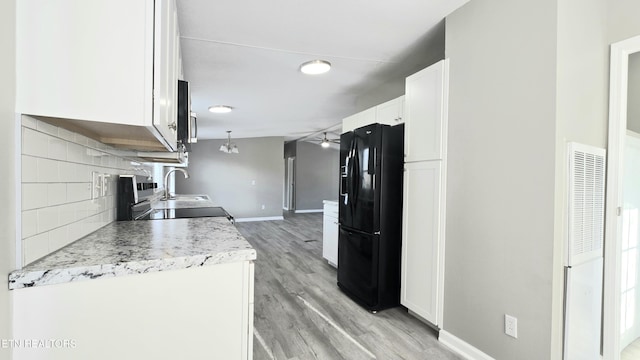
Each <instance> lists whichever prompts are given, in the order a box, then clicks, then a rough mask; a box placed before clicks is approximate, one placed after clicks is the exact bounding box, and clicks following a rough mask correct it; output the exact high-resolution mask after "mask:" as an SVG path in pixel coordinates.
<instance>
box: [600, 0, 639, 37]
mask: <svg viewBox="0 0 640 360" xmlns="http://www.w3.org/2000/svg"><path fill="white" fill-rule="evenodd" d="M606 3H607V15H608V21H607V26H608V28H607V30H608V31H607V35H608V39H607V43H608V44H613V43H615V42H618V41H622V40H625V39H628V38H631V37H634V36H638V35H640V21H638V14H640V1H637V0H608V1H606Z"/></svg>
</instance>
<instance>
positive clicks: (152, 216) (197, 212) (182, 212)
mask: <svg viewBox="0 0 640 360" xmlns="http://www.w3.org/2000/svg"><path fill="white" fill-rule="evenodd" d="M196 217H226V218H227V219H229V221H231V222H233V221H234V219H233V216H231V215H230V214H229V213H228V212H227V211H226V210H225V209H224V208H222V207H219V206H218V207H202V208H189V209H155V210H152V211H151V212H150V213H148V214H147V215H145V216H142V217H140V218H139V219H138V220H166V219H182V218H196Z"/></svg>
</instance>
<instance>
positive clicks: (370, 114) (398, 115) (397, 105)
mask: <svg viewBox="0 0 640 360" xmlns="http://www.w3.org/2000/svg"><path fill="white" fill-rule="evenodd" d="M403 115H404V95H402V96H400V97H397V98H395V99H393V100H389V101H387V102H385V103H382V104H380V105H377V106H374V107H371V108H368V109H367V110H364V111H361V112H359V113H357V114H353V115H351V116H349V117H346V118H344V119H343V120H342V132H343V133H346V132H348V131H353V130H355V129H357V128H360V127H363V126H366V125H369V124H375V123H380V124H386V125H392V126H393V125H398V124H402V123H404V120H403Z"/></svg>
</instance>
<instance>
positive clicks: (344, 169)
mask: <svg viewBox="0 0 640 360" xmlns="http://www.w3.org/2000/svg"><path fill="white" fill-rule="evenodd" d="M348 163H349V157H347V160H346V164H348ZM347 179H348V175H347V165H343V166H340V196H342V197H346V196H347V195H348V193H347V191H346V190H345V189H346V187H347V184H346V181H347ZM345 200H346V199H345Z"/></svg>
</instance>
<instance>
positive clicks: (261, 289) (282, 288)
mask: <svg viewBox="0 0 640 360" xmlns="http://www.w3.org/2000/svg"><path fill="white" fill-rule="evenodd" d="M236 226H237V228H238V230H239V231H240V232H241V233H242V235H244V236H245V237H246V238H247V240H248V241H249V242H250V243H251V245H253V247H254V248H255V249H256V251H257V253H258V258H257V260H256V262H255V317H254V345H253V348H254V359H255V360H263V359H265V360H272V359H276V360H285V359H286V360H289V359H291V360H294V359H295V360H302V359H321V360H322V359H327V360H339V359H348V360H357V359H380V360H396V359H407V360H408V359H416V360H441V359H442V360H444V359H446V360H450V359H460V358H459V357H457V356H456V355H454V354H453V353H451V352H450V351H449V350H447V349H446V348H445V347H444V346H443V345H441V344H440V343H439V342H438V340H437V339H436V334H435V332H434V331H433V330H432V329H431V328H429V327H428V326H427V325H425V324H424V323H422V322H420V321H418V320H417V319H415V318H414V317H412V316H410V315H409V314H408V313H407V311H406V309H404V308H402V307H398V308H394V309H389V310H385V311H381V312H379V313H377V314H371V313H369V312H367V311H365V310H364V309H362V308H361V307H359V306H358V305H356V304H355V303H354V302H352V301H351V300H350V299H349V298H347V297H346V296H345V295H343V294H342V293H341V292H340V290H339V289H338V287H337V285H336V270H335V269H334V268H332V267H331V266H329V265H328V264H327V262H326V261H325V260H324V259H323V258H322V214H320V213H317V214H285V220H284V221H265V222H248V223H237V224H236Z"/></svg>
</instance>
